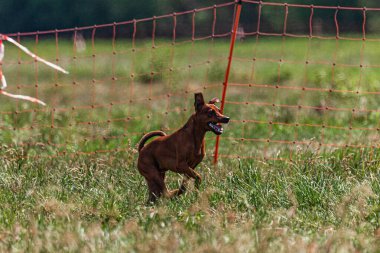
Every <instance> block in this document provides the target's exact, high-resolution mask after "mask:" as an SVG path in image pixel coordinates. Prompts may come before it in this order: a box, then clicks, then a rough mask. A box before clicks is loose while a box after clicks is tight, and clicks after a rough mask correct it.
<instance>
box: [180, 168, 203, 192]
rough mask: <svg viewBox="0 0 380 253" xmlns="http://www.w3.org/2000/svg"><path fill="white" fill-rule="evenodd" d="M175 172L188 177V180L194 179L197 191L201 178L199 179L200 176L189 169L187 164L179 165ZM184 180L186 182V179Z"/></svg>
mask: <svg viewBox="0 0 380 253" xmlns="http://www.w3.org/2000/svg"><path fill="white" fill-rule="evenodd" d="M177 171H178V172H179V173H182V174H185V176H188V177H190V178H194V180H195V187H196V188H197V189H199V186H200V184H201V182H202V178H201V175H199V174H198V173H197V172H196V171H195V170H193V169H192V168H190V167H189V166H188V165H187V164H181V165H180V166H178V168H177ZM184 180H186V179H184ZM184 186H185V185H184Z"/></svg>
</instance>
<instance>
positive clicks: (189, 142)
mask: <svg viewBox="0 0 380 253" xmlns="http://www.w3.org/2000/svg"><path fill="white" fill-rule="evenodd" d="M217 102H219V99H217V98H213V99H212V100H211V101H209V102H208V104H206V103H205V101H204V99H203V95H202V93H195V102H194V107H195V113H194V114H193V115H191V117H190V118H189V120H188V121H187V123H186V124H185V125H184V126H183V127H182V128H180V129H179V130H177V131H176V132H174V133H173V134H171V135H166V134H165V133H164V132H162V131H153V132H150V133H147V134H146V135H144V136H143V137H142V138H141V140H140V143H139V146H138V151H139V158H138V162H137V167H138V170H139V172H140V173H141V175H143V176H144V177H145V179H146V182H147V184H148V188H149V199H148V203H151V202H155V201H156V200H157V198H159V197H161V196H165V197H168V198H171V197H175V196H179V195H181V194H183V193H184V192H185V191H186V184H187V181H188V179H189V178H193V179H195V187H196V188H197V189H199V185H200V183H201V181H202V178H201V176H200V175H199V174H198V173H197V172H196V171H195V170H194V169H195V167H196V166H197V165H198V164H199V163H200V162H201V161H202V160H203V157H204V156H205V141H204V138H205V135H206V132H208V131H212V132H213V133H214V134H216V135H220V134H222V133H223V127H222V125H221V124H222V123H224V124H225V123H228V122H229V120H230V118H229V117H227V116H225V115H223V114H222V113H221V112H220V110H219V108H218V107H217V106H216V105H215V103H217ZM154 136H159V137H158V138H156V139H154V140H153V141H151V142H150V143H148V144H147V145H145V143H146V142H147V141H148V140H149V139H150V138H152V137H154ZM144 145H145V146H144ZM168 170H171V171H174V172H177V173H181V174H184V175H185V178H184V179H183V181H182V184H181V186H180V187H179V189H176V190H173V191H168V189H167V187H166V185H165V173H166V171H168Z"/></svg>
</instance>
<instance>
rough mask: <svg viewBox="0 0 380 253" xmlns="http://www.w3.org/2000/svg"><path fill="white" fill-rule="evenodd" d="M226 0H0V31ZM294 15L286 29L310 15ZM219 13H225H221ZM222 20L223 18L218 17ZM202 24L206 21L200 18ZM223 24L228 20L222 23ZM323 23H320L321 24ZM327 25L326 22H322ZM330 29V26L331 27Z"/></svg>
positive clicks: (324, 17)
mask: <svg viewBox="0 0 380 253" xmlns="http://www.w3.org/2000/svg"><path fill="white" fill-rule="evenodd" d="M223 2H228V1H226V0H214V1H201V0H186V1H176V0H144V1H124V0H113V1H107V0H82V1H75V0H15V1H9V0H7V1H0V32H1V33H14V32H26V31H38V30H39V31H42V30H47V29H56V28H57V29H61V28H68V27H75V26H84V25H93V24H102V23H110V22H117V21H125V20H131V19H133V18H143V17H151V16H154V15H160V14H166V13H171V12H180V11H183V10H189V9H195V8H201V7H202V6H210V5H213V4H218V3H223ZM272 2H287V3H300V4H314V5H331V6H337V5H341V6H360V7H364V6H366V7H378V6H379V3H377V1H375V0H359V1H357V0H344V1H343V0H334V1H331V0H315V1H312V2H311V1H300V0H289V1H285V0H273V1H272ZM293 11H296V12H297V13H293V14H292V16H293V17H295V18H294V19H292V20H289V22H291V23H292V24H293V25H292V26H289V27H290V28H291V27H293V29H296V30H304V29H307V28H308V27H304V26H297V25H296V24H299V23H303V22H304V21H305V20H307V18H308V17H309V15H310V12H309V10H306V9H296V10H293ZM333 12H334V11H323V12H318V13H315V17H316V19H319V20H321V21H322V23H323V22H328V20H329V19H330V18H331V15H332V13H333ZM256 14H257V10H256V9H255V8H249V7H248V8H247V9H246V10H245V12H244V13H243V17H242V19H241V20H242V24H243V26H249V25H252V23H253V19H256ZM220 15H222V16H223V15H229V13H227V12H226V13H221V14H220ZM262 15H263V16H262V18H263V23H267V25H268V26H274V25H276V24H278V23H281V22H283V15H282V14H281V13H273V12H272V11H271V8H269V7H268V8H266V9H265V10H263V13H262ZM338 18H339V19H342V20H343V19H344V20H351V22H350V23H349V24H345V25H347V26H348V27H350V29H351V30H356V31H360V29H361V22H362V15H361V13H360V12H352V11H347V12H343V11H342V12H341V13H340V14H339V16H338ZM367 18H368V22H367V28H369V30H371V29H372V30H374V29H376V23H378V22H377V18H376V17H372V16H370V15H369V16H368V17H367ZM221 20H223V18H221ZM203 22H204V24H208V22H209V20H208V19H204V20H203ZM225 25H226V26H229V25H230V22H226V23H225ZM322 25H323V24H322ZM326 26H329V27H330V25H326ZM333 28H334V27H333Z"/></svg>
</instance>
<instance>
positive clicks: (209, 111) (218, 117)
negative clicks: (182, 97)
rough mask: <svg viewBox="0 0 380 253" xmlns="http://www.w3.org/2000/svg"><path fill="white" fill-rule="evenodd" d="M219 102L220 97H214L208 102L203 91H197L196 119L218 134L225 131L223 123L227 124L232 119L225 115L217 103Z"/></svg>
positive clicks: (195, 103) (207, 129) (206, 128)
mask: <svg viewBox="0 0 380 253" xmlns="http://www.w3.org/2000/svg"><path fill="white" fill-rule="evenodd" d="M218 102H219V99H218V98H213V99H211V100H210V101H209V102H208V104H206V103H205V101H204V99H203V95H202V93H195V102H194V107H195V116H196V119H197V121H198V122H199V123H200V124H201V125H203V126H204V129H205V130H206V131H212V132H213V133H215V134H216V135H220V134H222V133H223V127H222V125H221V124H222V123H223V124H226V123H228V122H229V121H230V118H229V117H227V116H225V115H223V114H222V113H221V112H220V109H219V108H218V107H217V106H216V105H215V103H218Z"/></svg>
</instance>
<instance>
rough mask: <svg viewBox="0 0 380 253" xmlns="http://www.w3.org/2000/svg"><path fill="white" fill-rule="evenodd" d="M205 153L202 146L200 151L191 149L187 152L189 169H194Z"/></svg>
mask: <svg viewBox="0 0 380 253" xmlns="http://www.w3.org/2000/svg"><path fill="white" fill-rule="evenodd" d="M204 156H205V152H204V146H203V145H202V146H201V148H200V149H194V148H193V149H192V150H189V152H188V156H187V162H188V165H189V166H190V167H191V168H194V167H195V166H197V165H198V164H199V163H200V162H201V161H202V160H203V158H204Z"/></svg>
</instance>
